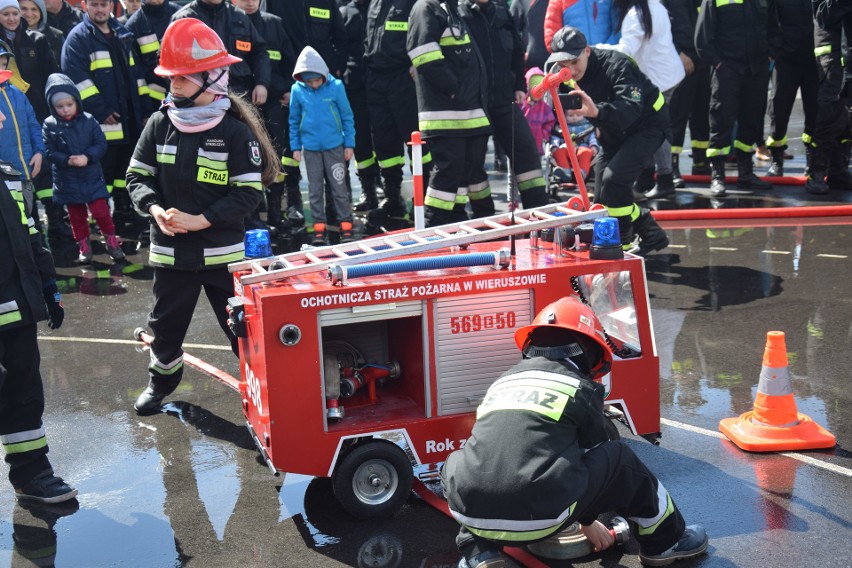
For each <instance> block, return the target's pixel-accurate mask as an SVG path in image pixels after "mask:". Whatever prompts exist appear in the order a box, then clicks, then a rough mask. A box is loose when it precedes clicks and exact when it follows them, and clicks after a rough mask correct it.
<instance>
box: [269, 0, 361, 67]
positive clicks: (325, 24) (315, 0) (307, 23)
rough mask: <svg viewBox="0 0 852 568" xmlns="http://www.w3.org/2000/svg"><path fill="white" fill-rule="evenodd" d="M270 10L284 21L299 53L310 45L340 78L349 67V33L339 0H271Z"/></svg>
mask: <svg viewBox="0 0 852 568" xmlns="http://www.w3.org/2000/svg"><path fill="white" fill-rule="evenodd" d="M266 11H267V12H269V13H271V14H275V15H276V16H278V17H279V18H281V20H282V21H283V22H284V26H285V28H286V30H287V35H289V36H290V40H291V41H292V42H293V47H294V49H295V52H296V53H301V52H302V50H303V49H304V48H305V46H307V45H310V46H311V47H313V48H314V49H316V50H317V52H318V53H319V54H320V55H321V56H322V60H323V61H325V64H326V65H328V68H329V71H330V72H331V74H332V75H334V76H335V77H340V76H341V75H342V74H343V70H344V69H345V68H346V57H347V56H346V53H345V44H346V32H345V30H344V29H343V17H342V16H341V15H340V10H339V7H338V5H337V2H336V1H335V0H267V2H266Z"/></svg>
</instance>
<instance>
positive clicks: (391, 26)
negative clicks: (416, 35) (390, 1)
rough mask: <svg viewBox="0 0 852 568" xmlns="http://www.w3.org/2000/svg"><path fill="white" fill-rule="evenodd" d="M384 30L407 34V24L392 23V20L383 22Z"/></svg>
mask: <svg viewBox="0 0 852 568" xmlns="http://www.w3.org/2000/svg"><path fill="white" fill-rule="evenodd" d="M385 30H387V31H389V32H407V31H408V22H394V21H393V20H385Z"/></svg>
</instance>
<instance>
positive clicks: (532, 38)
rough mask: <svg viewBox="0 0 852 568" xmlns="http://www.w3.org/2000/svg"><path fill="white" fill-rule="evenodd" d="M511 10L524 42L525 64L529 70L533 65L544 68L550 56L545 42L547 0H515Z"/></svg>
mask: <svg viewBox="0 0 852 568" xmlns="http://www.w3.org/2000/svg"><path fill="white" fill-rule="evenodd" d="M509 11H510V12H511V13H512V17H513V18H515V25H516V27H517V28H518V32H520V34H521V38H522V40H523V44H524V46H525V47H524V59H525V61H524V66H525V68H526V70H527V71H529V70H530V69H532V68H533V67H538V68H540V69H543V68H544V63H545V61H547V58H548V57H549V56H550V51H548V49H547V44H546V43H545V42H544V17H545V15H546V14H547V0H514V2H510V6H509Z"/></svg>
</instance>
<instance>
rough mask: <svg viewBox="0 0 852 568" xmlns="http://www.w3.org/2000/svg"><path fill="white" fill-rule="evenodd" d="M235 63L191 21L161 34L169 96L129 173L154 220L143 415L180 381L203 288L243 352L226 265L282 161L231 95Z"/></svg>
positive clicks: (140, 203)
mask: <svg viewBox="0 0 852 568" xmlns="http://www.w3.org/2000/svg"><path fill="white" fill-rule="evenodd" d="M236 61H239V58H237V57H234V56H232V55H230V54H228V52H227V51H226V50H225V47H224V45H223V43H222V40H221V39H219V36H218V35H216V33H215V32H214V31H213V30H212V29H210V28H209V27H207V26H206V25H205V24H204V23H202V22H200V21H199V20H196V19H194V18H184V19H180V20H178V21H176V22H174V23H172V24H171V25H170V26H169V28H168V29H167V30H166V33H165V34H164V36H163V43H162V50H161V52H160V65H159V66H158V67H157V68H156V70H155V71H156V73H158V74H159V75H162V76H167V77H170V79H171V87H170V89H171V95H170V98H169V99H167V102H166V104H165V105H164V106H163V107H162V108H161V109H160V111H159V112H156V113H154V115H153V116H152V117H151V119H150V120H149V121H148V124H147V125H146V126H145V130H144V131H143V133H142V137H141V138H140V139H139V142H138V144H137V145H136V150H135V151H134V153H133V158H132V160H131V162H130V168H129V169H128V171H127V187H128V189H129V191H130V194H131V198H132V199H133V203H134V205H135V206H136V208H137V209H138V210H139V212H140V213H142V214H144V215H150V216H151V251H150V256H149V260H150V263H151V264H152V265H153V266H154V307H153V309H152V311H151V314H150V315H149V318H148V324H149V326H150V328H151V330H152V331H153V333H154V340H153V342H152V344H151V362H150V364H149V366H148V370H149V376H150V382H149V385H148V388H146V389H145V390H144V391H143V392H142V394H141V395H140V396H139V398H138V399H137V400H136V404H135V405H134V406H135V408H136V410H137V412H139V413H142V414H144V413H151V412H155V411H157V410H158V409H159V406H160V402H162V399H163V398H164V397H165V396H166V395H168V394H169V393H171V392H172V391H173V390H174V389H175V387H177V384H178V383H179V382H180V379H181V376H182V371H183V349H182V348H181V346H182V344H183V340H184V337H185V335H186V330H187V328H188V327H189V323H190V320H191V319H192V313H193V311H194V309H195V304H196V302H197V301H198V296H199V294H200V292H201V289H202V288H204V291H205V293H206V294H207V298H208V300H209V302H210V305H211V306H212V307H213V310H214V312H215V315H216V318H217V320H218V321H219V325H220V326H221V327H222V330H223V331H224V332H225V333H226V335H227V336H228V339H229V340H230V342H231V348H232V349H233V351H234V353H235V354H236V353H237V341H236V337H234V335H233V334H232V333H231V332H230V330H229V329H228V325H227V314H226V306H227V301H228V298H229V297H230V296H233V281H232V279H231V275H230V274H229V272H228V263H230V262H235V261H238V260H242V258H243V254H244V245H243V238H244V232H245V229H244V226H243V218H244V217H245V216H246V214H248V213H249V212H251V211H253V210H254V209H255V208H256V207H257V206H258V204H259V203H260V200H261V199H262V198H263V186H264V185H268V184H269V183H271V182H272V181H274V179H275V177H276V176H277V174H278V160H277V158H276V156H275V151H274V149H273V147H272V144H271V142H270V141H269V138H268V136H267V135H266V133H265V130H264V129H263V126H262V123H261V121H260V119H259V118H258V115H257V111H256V110H255V109H254V108H253V107H251V106H250V105H248V103H246V102H243V100H242V99H240V98H238V97H235V96H229V95H228V66H229V65H231V64H232V63H234V62H236Z"/></svg>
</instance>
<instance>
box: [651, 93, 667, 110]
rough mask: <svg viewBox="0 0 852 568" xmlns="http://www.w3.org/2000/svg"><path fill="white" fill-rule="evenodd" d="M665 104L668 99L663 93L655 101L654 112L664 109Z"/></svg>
mask: <svg viewBox="0 0 852 568" xmlns="http://www.w3.org/2000/svg"><path fill="white" fill-rule="evenodd" d="M664 104H666V98H665V97H664V96H663V93H658V94H657V100H656V101H654V110H656V111H659V110H660V109H661V108H663V105H664Z"/></svg>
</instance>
